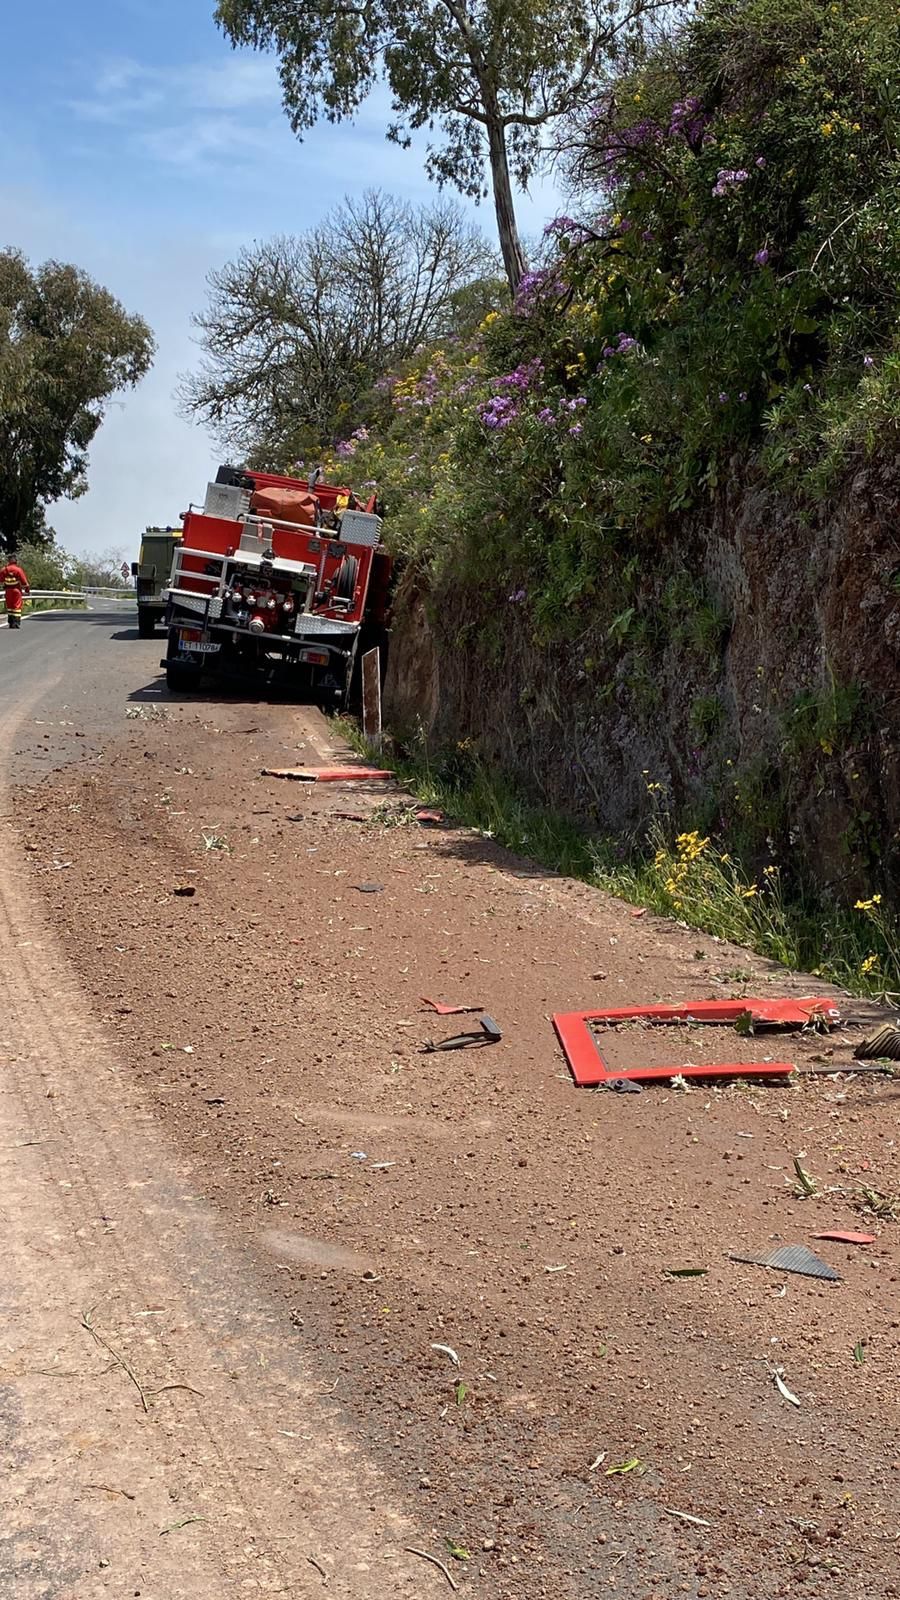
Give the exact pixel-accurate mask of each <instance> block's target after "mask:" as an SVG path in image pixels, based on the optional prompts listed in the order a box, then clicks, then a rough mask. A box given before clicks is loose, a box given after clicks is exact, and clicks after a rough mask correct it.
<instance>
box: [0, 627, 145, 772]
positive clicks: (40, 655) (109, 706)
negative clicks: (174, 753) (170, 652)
mask: <svg viewBox="0 0 900 1600" xmlns="http://www.w3.org/2000/svg"><path fill="white" fill-rule="evenodd" d="M163 648H164V639H163V635H162V632H161V631H160V633H159V636H158V638H156V639H140V638H139V637H138V631H137V617H136V613H135V609H134V603H133V602H131V601H104V600H101V601H97V602H96V604H95V605H94V606H89V608H88V609H87V610H85V611H59V612H53V611H39V612H35V614H34V615H33V616H30V617H27V618H26V619H25V621H24V622H23V624H22V627H21V628H19V629H18V630H10V629H9V628H0V716H2V717H3V718H4V720H5V718H6V715H7V714H8V713H10V712H13V711H14V710H16V709H17V708H18V709H20V710H21V708H22V707H23V706H24V705H26V704H27V705H28V707H29V713H28V715H27V716H24V717H22V718H21V719H19V720H18V726H17V728H16V735H15V741H14V744H12V745H11V746H10V745H9V744H8V745H7V746H6V751H5V760H4V763H3V775H4V776H5V777H6V779H7V780H8V781H10V780H11V781H12V782H20V781H23V780H25V779H27V778H29V777H30V776H31V775H32V774H33V773H34V772H35V771H38V772H41V771H49V770H52V769H53V768H56V767H60V766H64V765H65V764H66V763H67V762H68V761H70V760H72V759H73V758H75V757H76V756H79V755H82V754H83V753H84V750H85V747H86V745H85V741H87V745H88V746H93V747H94V748H95V749H98V750H99V747H100V742H101V740H102V739H103V738H108V737H109V735H110V733H111V732H113V731H114V730H117V729H118V727H119V725H120V724H121V722H122V719H123V717H124V715H125V710H126V708H127V703H128V701H129V700H154V699H157V698H159V699H162V698H163V697H164V696H165V692H166V690H165V682H164V679H163V676H162V673H161V672H160V667H159V663H160V659H161V656H162V653H163Z"/></svg>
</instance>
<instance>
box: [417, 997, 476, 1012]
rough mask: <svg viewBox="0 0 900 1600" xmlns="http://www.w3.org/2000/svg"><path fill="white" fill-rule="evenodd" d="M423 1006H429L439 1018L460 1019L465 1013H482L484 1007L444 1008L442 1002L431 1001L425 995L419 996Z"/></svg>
mask: <svg viewBox="0 0 900 1600" xmlns="http://www.w3.org/2000/svg"><path fill="white" fill-rule="evenodd" d="M420 999H421V1001H422V1004H423V1006H430V1008H431V1010H432V1011H436V1012H437V1014H438V1016H439V1017H460V1016H462V1015H463V1014H464V1013H465V1012H469V1011H483V1010H484V1006H445V1005H444V1002H443V1001H442V1000H431V999H430V998H429V996H428V995H427V994H423V995H420Z"/></svg>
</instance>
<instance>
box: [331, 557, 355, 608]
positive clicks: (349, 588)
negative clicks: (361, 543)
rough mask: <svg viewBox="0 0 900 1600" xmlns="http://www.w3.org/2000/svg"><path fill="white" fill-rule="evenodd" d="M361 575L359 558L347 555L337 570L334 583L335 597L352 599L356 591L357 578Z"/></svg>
mask: <svg viewBox="0 0 900 1600" xmlns="http://www.w3.org/2000/svg"><path fill="white" fill-rule="evenodd" d="M358 577H359V558H358V557H357V556H345V557H344V559H343V561H342V562H341V564H340V566H339V567H338V570H337V578H336V579H335V584H334V593H335V597H336V598H337V599H338V600H352V599H353V596H354V594H355V593H356V580H357V578H358Z"/></svg>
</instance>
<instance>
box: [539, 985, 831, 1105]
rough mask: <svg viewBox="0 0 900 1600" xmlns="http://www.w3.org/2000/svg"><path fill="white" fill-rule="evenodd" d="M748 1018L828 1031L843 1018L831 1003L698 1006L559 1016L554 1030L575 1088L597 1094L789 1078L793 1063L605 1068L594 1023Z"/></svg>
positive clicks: (760, 1002)
mask: <svg viewBox="0 0 900 1600" xmlns="http://www.w3.org/2000/svg"><path fill="white" fill-rule="evenodd" d="M748 1012H749V1014H750V1016H751V1017H752V1018H753V1021H754V1022H759V1023H766V1022H768V1023H772V1024H776V1025H777V1024H781V1025H782V1026H792V1027H797V1028H802V1027H804V1026H805V1025H806V1024H807V1023H808V1022H809V1021H810V1020H811V1019H812V1018H813V1017H814V1016H821V1017H824V1018H825V1020H826V1021H827V1022H828V1024H829V1025H830V1026H833V1025H834V1024H835V1023H836V1022H837V1021H838V1018H839V1012H838V1010H837V1007H836V1006H834V1005H833V1004H832V1003H831V1001H830V1000H816V999H803V1000H757V999H754V1000H696V1001H694V1003H693V1004H691V1005H678V1006H623V1007H620V1008H618V1009H616V1010H612V1011H560V1012H557V1014H556V1015H555V1016H554V1018H553V1026H554V1028H555V1029H556V1032H557V1034H558V1036H559V1042H560V1044H561V1045H562V1047H563V1050H564V1051H565V1054H566V1060H567V1061H568V1063H569V1067H570V1068H571V1072H572V1076H573V1078H574V1079H575V1082H576V1083H577V1084H578V1085H579V1087H581V1088H594V1087H596V1086H597V1085H598V1084H601V1083H606V1082H608V1081H609V1080H610V1079H612V1078H631V1079H639V1078H640V1079H644V1080H653V1079H656V1078H673V1077H675V1076H676V1075H677V1076H680V1077H682V1078H728V1077H739V1078H785V1077H787V1076H788V1075H789V1074H790V1073H792V1072H794V1071H795V1070H796V1069H795V1066H794V1064H793V1063H792V1062H789V1061H745V1062H729V1063H725V1062H718V1061H717V1062H709V1063H708V1064H704V1065H703V1066H695V1065H685V1064H684V1063H678V1064H677V1065H674V1066H671V1067H628V1068H624V1069H621V1070H613V1069H611V1068H610V1067H608V1066H607V1064H606V1062H605V1061H604V1059H603V1056H602V1055H601V1053H600V1046H599V1043H598V1041H597V1039H596V1038H595V1036H594V1034H593V1032H592V1031H591V1023H598V1022H599V1023H604V1022H606V1023H610V1024H615V1023H617V1022H662V1023H665V1022H703V1023H726V1024H727V1023H732V1024H734V1023H735V1022H737V1021H738V1019H739V1018H740V1017H744V1016H746V1015H747V1013H748Z"/></svg>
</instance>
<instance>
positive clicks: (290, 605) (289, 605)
mask: <svg viewBox="0 0 900 1600" xmlns="http://www.w3.org/2000/svg"><path fill="white" fill-rule="evenodd" d="M281 605H282V609H283V610H284V611H286V612H287V613H288V614H289V615H290V613H291V612H292V611H293V609H294V601H293V598H292V596H291V595H287V596H286V598H285V599H284V600H282V602H281Z"/></svg>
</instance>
